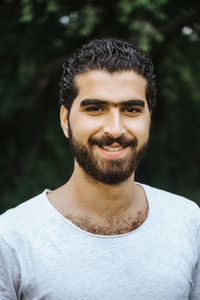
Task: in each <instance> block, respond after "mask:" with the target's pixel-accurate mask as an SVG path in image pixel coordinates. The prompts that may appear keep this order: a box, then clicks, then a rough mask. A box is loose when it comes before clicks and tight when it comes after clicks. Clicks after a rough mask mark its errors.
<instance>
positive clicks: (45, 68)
mask: <svg viewBox="0 0 200 300" xmlns="http://www.w3.org/2000/svg"><path fill="white" fill-rule="evenodd" d="M0 32H1V37H0V61H1V65H0V124H1V126H0V136H1V157H0V170H1V179H0V184H1V186H0V193H1V194H0V211H1V212H3V211H5V210H6V209H8V208H10V207H13V206H16V205H17V204H19V203H21V202H23V201H25V200H27V199H28V198H30V197H33V196H34V195H36V194H38V193H40V192H41V191H42V190H43V189H44V188H46V187H48V188H51V189H54V188H56V187H58V186H60V185H62V184H64V183H65V182H66V180H67V179H68V178H69V176H70V174H71V172H72V168H73V158H72V155H71V154H70V151H69V145H68V142H67V140H66V138H65V137H64V135H63V133H62V131H61V128H60V123H59V88H58V85H59V79H60V76H61V69H62V64H63V62H64V61H65V59H66V58H67V56H68V55H70V54H71V53H72V52H73V51H74V50H75V49H76V48H77V47H80V46H81V45H82V44H83V43H85V42H87V41H89V40H91V39H93V38H102V37H117V38H120V39H124V40H127V41H130V42H133V43H135V44H136V45H138V46H140V47H141V48H142V49H143V50H144V51H148V52H150V54H151V56H152V59H153V62H154V64H155V66H156V76H157V81H158V98H157V107H156V109H155V111H154V113H153V123H152V135H151V143H150V147H149V149H148V151H147V154H146V157H145V159H144V161H143V163H142V165H141V167H140V169H139V170H138V173H137V180H140V181H142V182H145V183H148V184H150V185H154V186H156V187H159V188H163V189H167V190H169V191H171V192H175V193H179V194H181V195H184V196H186V197H189V198H190V199H192V200H194V201H196V202H197V203H199V204H200V200H199V199H200V197H199V196H200V187H199V165H200V157H199V153H200V122H199V114H200V79H199V77H200V59H199V56H200V10H199V1H197V0H196V1H194V0H190V1H188V0H187V1H178V0H176V1H174V0H135V1H133V0H109V1H108V0H101V1H89V0H85V1H82V0H81V1H80V0H73V1H71V0H67V1H66V0H64V1H56V0H49V1H47V0H35V1H33V0H21V1H16V0H4V1H2V2H1V5H0Z"/></svg>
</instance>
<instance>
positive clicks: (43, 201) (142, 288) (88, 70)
mask: <svg viewBox="0 0 200 300" xmlns="http://www.w3.org/2000/svg"><path fill="white" fill-rule="evenodd" d="M155 89H156V88H155V79H154V74H153V65H152V62H151V60H150V58H149V57H148V56H146V55H145V54H144V53H143V52H142V51H141V50H140V49H138V48H136V47H134V46H133V45H131V44H128V43H126V42H123V41H119V40H114V39H103V40H94V41H92V42H90V43H89V44H87V45H84V46H83V47H82V48H81V49H80V50H78V51H77V52H76V53H75V54H74V55H73V56H72V57H71V58H70V59H69V60H68V61H67V62H66V63H65V64H64V71H63V76H62V81H61V110H60V118H61V126H62V129H63V132H64V134H65V136H66V137H67V138H68V139H69V141H70V144H71V147H72V150H73V153H74V156H75V163H74V172H73V174H72V177H71V178H70V180H69V181H68V182H67V183H66V184H65V185H64V186H62V187H60V188H58V189H57V190H55V191H50V190H45V191H44V192H43V193H42V194H40V195H38V196H37V197H35V198H33V199H31V200H29V201H27V202H25V203H23V204H21V205H19V206H18V207H16V208H14V209H12V210H9V211H7V212H6V213H5V214H3V215H2V216H1V217H0V236H1V242H0V267H1V269H0V299H12V300H14V299H23V300H26V299H29V300H30V299H49V300H51V299H52V300H56V299H59V300H61V299H62V300H63V299H70V300H73V299H87V300H90V299H91V300H94V299H97V300H98V299H99V300H100V299H101V300H102V299H106V300H111V299H115V300H116V299H117V300H122V299H123V300H124V299H127V300H129V299H135V300H168V299H169V300H186V299H187V300H188V299H190V300H197V299H200V263H199V258H200V244H199V241H200V211H199V208H198V206H197V205H196V204H195V203H193V202H191V201H189V200H187V199H185V198H183V197H180V196H177V195H173V194H170V193H168V192H165V191H161V190H158V189H155V188H152V187H150V186H147V185H142V184H139V183H136V182H134V174H135V170H136V168H137V165H138V163H139V161H140V160H141V158H142V155H143V153H144V151H145V148H146V145H147V143H148V138H149V128H150V120H151V111H152V107H153V105H154V103H155Z"/></svg>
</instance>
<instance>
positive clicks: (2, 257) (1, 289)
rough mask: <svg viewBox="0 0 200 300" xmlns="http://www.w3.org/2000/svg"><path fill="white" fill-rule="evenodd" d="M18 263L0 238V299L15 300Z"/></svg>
mask: <svg viewBox="0 0 200 300" xmlns="http://www.w3.org/2000/svg"><path fill="white" fill-rule="evenodd" d="M19 274H20V272H19V265H18V262H17V260H16V258H15V256H14V255H13V253H12V252H11V250H10V249H9V247H8V245H7V243H6V241H5V240H4V239H3V238H2V237H1V236H0V299H1V300H17V299H18V298H17V294H18V289H19V282H20V275H19Z"/></svg>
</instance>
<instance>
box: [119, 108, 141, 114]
mask: <svg viewBox="0 0 200 300" xmlns="http://www.w3.org/2000/svg"><path fill="white" fill-rule="evenodd" d="M122 111H123V112H124V113H128V114H135V113H139V112H141V109H140V108H136V107H124V108H122Z"/></svg>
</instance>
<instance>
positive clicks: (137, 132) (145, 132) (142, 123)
mask: <svg viewBox="0 0 200 300" xmlns="http://www.w3.org/2000/svg"><path fill="white" fill-rule="evenodd" d="M149 127H150V120H149V119H148V118H145V119H138V120H134V122H133V124H132V126H131V131H130V133H131V134H132V135H134V136H135V137H136V138H137V139H138V142H139V144H140V143H143V142H144V141H146V140H147V139H148V136H149ZM129 128H130V127H129Z"/></svg>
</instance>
